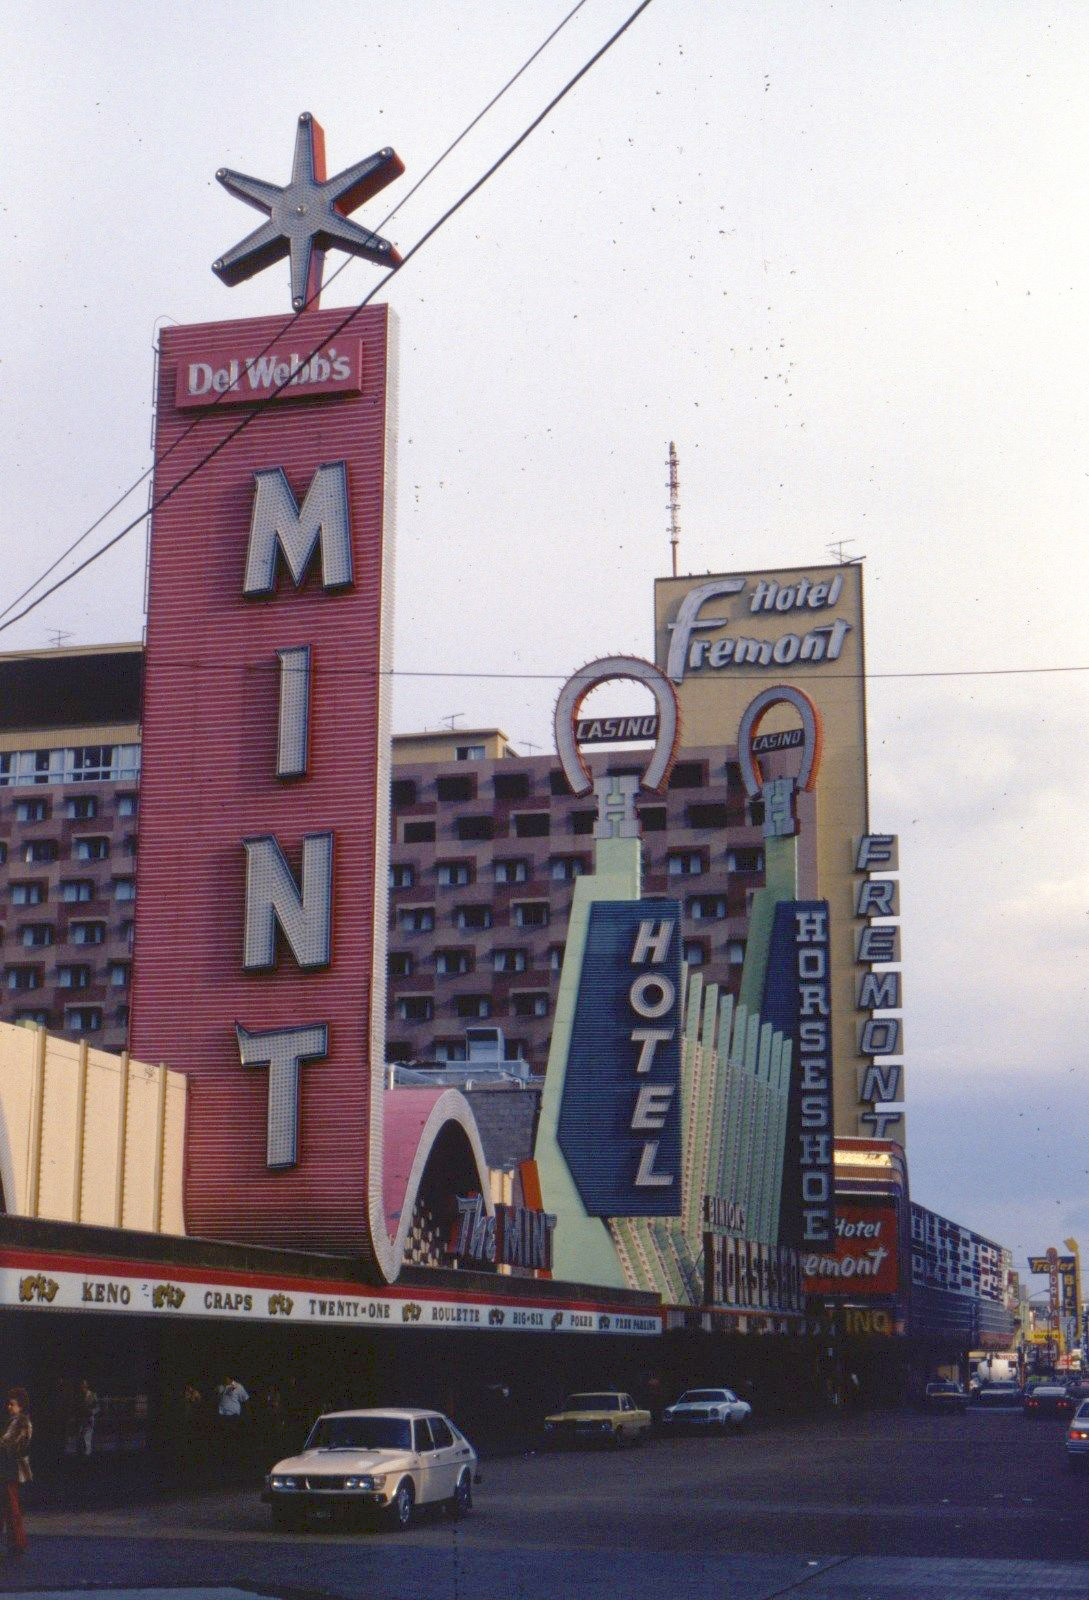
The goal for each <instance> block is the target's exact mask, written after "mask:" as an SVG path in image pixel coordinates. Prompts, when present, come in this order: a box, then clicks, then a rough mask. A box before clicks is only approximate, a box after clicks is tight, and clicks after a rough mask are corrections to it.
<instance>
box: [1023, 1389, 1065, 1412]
mask: <svg viewBox="0 0 1089 1600" xmlns="http://www.w3.org/2000/svg"><path fill="white" fill-rule="evenodd" d="M1075 1405H1076V1402H1075V1401H1074V1400H1072V1399H1071V1398H1070V1395H1069V1394H1068V1393H1067V1388H1066V1385H1065V1383H1038V1384H1037V1385H1036V1387H1035V1388H1034V1389H1032V1390H1030V1391H1029V1393H1028V1394H1026V1395H1025V1402H1024V1410H1025V1416H1026V1417H1068V1416H1069V1415H1070V1413H1071V1412H1072V1411H1073V1410H1074V1408H1075Z"/></svg>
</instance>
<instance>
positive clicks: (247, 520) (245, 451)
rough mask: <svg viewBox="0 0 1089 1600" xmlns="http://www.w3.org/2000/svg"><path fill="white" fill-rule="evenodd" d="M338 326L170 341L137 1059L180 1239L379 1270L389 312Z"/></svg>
mask: <svg viewBox="0 0 1089 1600" xmlns="http://www.w3.org/2000/svg"><path fill="white" fill-rule="evenodd" d="M343 318H344V313H343V312H339V311H326V312H313V313H309V314H307V315H304V316H301V317H297V318H294V319H292V320H291V322H290V323H289V324H288V325H287V326H288V327H289V330H290V331H289V332H285V322H284V319H282V318H276V317H267V318H260V319H256V320H253V321H248V322H228V323H218V324H203V325H199V326H191V327H180V328H171V329H169V330H166V331H165V332H164V333H163V335H162V347H161V352H160V368H159V392H158V411H157V419H156V429H155V459H156V470H155V488H154V492H155V498H156V500H157V501H158V500H160V499H161V498H162V496H163V495H164V494H167V493H168V492H170V498H169V499H168V500H167V501H166V503H165V504H163V505H161V506H160V508H159V509H158V510H157V511H156V513H155V517H154V524H153V528H152V536H151V552H150V561H149V591H148V635H147V658H146V687H145V694H144V721H143V773H142V778H141V787H140V855H139V866H138V877H137V919H136V943H135V950H134V971H133V985H132V1025H131V1039H132V1049H133V1052H134V1053H135V1054H137V1055H139V1056H140V1057H141V1058H142V1059H145V1060H153V1061H154V1060H162V1061H165V1062H167V1063H168V1064H169V1065H170V1066H171V1067H175V1068H177V1069H179V1070H181V1071H183V1072H185V1073H187V1074H188V1076H189V1082H190V1098H189V1126H188V1133H187V1154H186V1174H185V1213H186V1226H187V1228H188V1230H189V1231H190V1232H191V1233H198V1234H203V1235H205V1236H212V1237H220V1238H230V1239H235V1240H252V1241H255V1242H260V1243H264V1244H270V1245H281V1246H294V1247H299V1248H323V1249H329V1248H335V1249H346V1250H351V1251H353V1252H358V1253H359V1254H361V1255H363V1256H364V1257H367V1258H370V1259H371V1260H374V1261H377V1262H378V1263H379V1264H380V1265H382V1264H383V1263H384V1262H385V1258H386V1256H387V1255H388V1250H389V1246H388V1239H387V1236H386V1232H385V1227H384V1222H383V1216H382V1205H381V1164H382V1122H381V1096H382V1067H383V1056H384V1019H385V965H386V962H385V928H386V890H387V854H388V792H389V758H388V749H389V729H388V681H389V674H388V667H389V641H390V626H391V605H390V588H391V555H390V548H391V543H392V540H391V535H390V530H389V528H388V526H387V524H388V523H389V521H390V520H391V519H390V511H389V508H388V506H387V500H386V482H387V465H388V462H389V460H390V458H391V454H392V424H391V418H390V414H389V395H390V391H391V387H392V382H391V368H392V360H393V357H392V339H391V335H392V328H391V320H392V319H391V315H390V312H389V310H388V308H387V307H384V306H373V307H369V308H367V309H366V310H365V311H363V312H361V313H360V314H359V315H358V316H357V317H356V318H354V319H353V321H352V324H351V327H350V330H349V336H348V337H345V336H344V334H343V332H342V333H340V334H339V336H338V334H337V331H336V330H337V328H338V325H339V324H340V323H342V322H343ZM340 349H343V350H344V351H350V354H351V361H350V381H348V382H345V380H344V378H343V376H342V373H341V368H342V367H343V364H344V363H343V360H342V358H341V356H340V355H339V353H338V352H339V350H340ZM315 353H316V355H315ZM257 359H260V360H261V361H262V362H263V365H262V366H261V367H260V368H257V367H256V366H254V365H253V364H252V363H253V362H255V361H256V360H257ZM266 369H267V370H269V371H271V372H273V373H274V374H276V375H277V378H278V379H279V374H280V373H281V372H282V374H283V378H282V381H283V384H284V387H283V388H282V390H281V392H279V393H274V392H273V390H272V389H270V388H269V387H268V385H265V384H264V383H263V381H261V374H263V373H264V371H265V370H266ZM194 374H196V376H197V378H199V379H200V380H201V381H203V378H204V376H205V375H206V374H212V377H211V379H210V380H209V382H208V384H207V385H206V388H205V391H202V392H201V393H200V394H192V393H190V390H191V389H192V388H194V386H195V387H196V388H198V389H199V388H200V384H199V383H195V380H194V377H193V375H194ZM221 375H222V376H221ZM219 398H222V399H223V400H224V401H226V402H227V403H226V404H217V403H215V402H216V401H217V399H219ZM202 402H203V408H202ZM244 402H248V403H249V404H250V405H253V406H256V407H257V408H258V409H257V411H256V414H255V415H254V416H253V417H252V420H250V421H249V422H248V423H247V425H246V426H245V427H244V428H242V429H241V431H238V432H236V430H237V429H238V427H239V422H240V420H241V418H242V416H243V412H242V409H241V407H242V404H243V403H244ZM211 452H214V454H210V453H211ZM205 458H208V459H205ZM198 463H203V464H202V465H201V466H200V469H199V471H196V472H195V473H194V468H196V467H197V465H198ZM190 473H193V474H194V475H193V476H191V477H188V478H187V474H190ZM175 485H177V487H176V489H175ZM383 1270H384V1271H388V1264H386V1265H384V1266H383Z"/></svg>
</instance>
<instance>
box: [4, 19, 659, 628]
mask: <svg viewBox="0 0 1089 1600" xmlns="http://www.w3.org/2000/svg"><path fill="white" fill-rule="evenodd" d="M586 3H587V0H577V3H576V4H575V5H574V6H572V8H571V10H570V11H569V12H568V13H567V14H566V16H564V17H563V18H562V19H561V20H560V21H559V22H558V23H557V25H556V26H555V27H554V28H553V29H552V32H551V33H549V34H548V35H547V36H546V37H545V38H544V39H543V40H542V41H541V43H540V44H539V45H538V46H537V48H536V49H535V50H534V51H533V52H532V54H531V55H529V56H527V57H526V59H525V61H523V63H522V65H521V66H520V67H519V68H518V70H517V71H516V72H514V73H512V74H511V76H510V77H509V78H508V79H507V81H506V83H504V84H503V86H502V88H500V89H499V90H497V92H496V93H495V94H494V95H493V96H492V98H491V99H490V100H489V101H488V102H487V104H486V105H485V106H483V107H482V108H481V110H480V111H478V112H477V114H476V116H475V117H473V119H472V121H471V122H468V123H466V125H465V127H464V128H463V129H462V130H461V132H460V133H459V134H458V135H457V137H456V138H454V139H452V140H451V142H450V143H449V144H448V145H447V146H446V149H445V150H443V151H442V153H441V154H440V155H438V156H437V157H436V158H435V160H434V161H433V162H432V163H431V165H430V166H429V167H428V168H427V169H426V171H425V172H423V173H422V174H421V176H420V177H419V178H418V179H417V181H416V182H415V183H414V184H413V185H412V187H411V189H409V190H408V192H407V194H403V195H402V196H401V197H400V199H399V200H398V201H397V204H396V205H395V206H394V207H393V208H392V209H391V210H390V211H388V212H387V213H386V215H385V216H384V217H383V218H382V220H381V221H380V222H378V223H376V224H375V228H376V230H381V229H382V228H384V227H385V226H386V224H387V223H389V222H390V221H391V220H392V219H393V218H394V217H395V216H396V215H397V213H398V211H400V210H401V208H402V207H403V206H404V205H406V204H407V202H408V201H409V200H411V199H412V196H413V195H414V194H416V193H417V191H418V190H419V189H420V188H421V187H422V186H423V185H424V184H425V183H426V182H427V180H428V179H429V178H430V177H431V175H432V174H433V173H434V172H435V171H436V170H437V169H438V168H439V167H440V166H441V165H442V163H443V162H444V161H445V160H446V159H447V157H448V156H450V155H452V154H453V152H454V151H455V150H456V149H457V147H458V145H459V144H461V142H462V141H463V140H464V139H466V138H467V137H468V135H469V134H470V133H471V132H472V131H473V129H474V128H475V127H476V126H477V125H478V124H479V123H480V122H481V121H482V120H483V118H484V117H486V116H487V114H488V112H489V111H491V109H492V108H493V106H495V105H497V104H498V103H499V101H500V100H501V99H502V98H503V96H504V95H505V94H506V93H507V92H508V90H510V89H511V88H513V86H514V85H515V84H516V83H517V82H518V79H519V78H521V77H522V76H523V75H524V74H525V73H526V72H528V70H529V68H530V67H531V66H532V65H533V63H534V62H535V61H536V60H537V58H538V56H540V55H541V54H543V52H544V51H545V50H547V48H548V46H549V45H550V44H551V43H552V41H553V39H555V38H556V36H557V35H558V34H559V33H561V32H562V31H563V29H564V28H566V26H567V24H568V23H569V22H570V21H571V20H572V19H573V18H574V17H575V16H576V15H577V13H578V12H579V11H581V10H582V8H583V6H584V5H586ZM648 3H649V0H648ZM554 103H555V102H554ZM406 259H407V258H406ZM351 260H352V258H351V257H350V256H349V257H346V258H345V259H344V261H342V262H341V264H340V265H339V266H338V267H337V268H336V270H335V271H334V272H331V273H330V274H329V277H328V278H327V279H326V280H325V283H324V285H322V286H321V287H319V289H318V290H317V291H316V292H315V293H314V294H313V295H312V296H311V297H310V299H309V300H308V301H307V302H306V305H304V306H303V307H302V309H301V311H299V312H297V313H295V314H294V315H292V316H290V317H288V319H287V320H286V321H285V323H284V325H283V327H282V328H281V329H280V330H279V332H278V333H275V334H273V336H272V338H271V339H270V340H269V342H268V343H267V344H266V345H265V346H264V348H263V349H262V350H260V351H258V353H257V355H256V356H254V358H253V359H254V360H260V358H261V356H263V355H267V354H268V352H269V351H270V350H271V349H272V348H273V346H274V345H276V344H277V343H278V341H279V340H280V339H282V338H283V337H284V335H285V334H286V333H287V331H288V329H289V328H290V327H291V326H292V324H293V323H294V321H295V319H296V316H301V315H302V314H303V312H305V311H307V310H308V309H309V307H310V306H311V305H312V304H313V302H314V300H316V299H317V298H318V295H319V294H320V293H321V292H322V288H325V289H327V288H328V287H329V285H330V284H331V283H333V282H334V281H335V280H336V279H337V278H338V277H339V276H340V274H341V273H342V272H343V271H344V270H345V269H346V268H347V267H349V266H350V265H351ZM401 265H402V266H403V265H404V262H402V263H401ZM391 275H392V274H391ZM388 282H389V277H386V278H383V279H382V280H381V283H380V284H379V286H378V287H379V288H380V287H382V286H383V285H384V284H386V283H388ZM375 292H376V291H373V290H372V292H371V293H372V295H373V293H375ZM370 298H371V295H368V296H367V299H366V300H364V301H362V302H361V307H362V305H366V304H367V300H369V299H370ZM361 307H360V308H359V309H361ZM330 337H331V338H335V337H336V335H335V334H332V335H330ZM313 354H317V351H314V352H313ZM307 359H308V360H309V357H308V358H307ZM281 387H282V386H281ZM280 392H281V390H280V389H276V390H275V391H274V392H272V393H271V394H269V395H268V396H265V397H262V401H261V404H268V402H269V401H271V400H275V398H276V396H277V395H278V394H279V393H280ZM223 399H224V395H223V394H217V395H216V397H215V399H214V400H213V401H212V402H211V403H210V404H209V405H208V406H207V407H206V408H204V411H203V412H202V414H201V416H199V417H197V418H194V420H193V421H192V422H191V423H190V424H189V426H188V427H187V428H185V429H183V430H182V432H181V433H180V434H179V435H178V437H177V438H176V439H175V440H174V442H173V443H172V444H171V445H169V446H168V447H167V449H166V450H164V451H163V453H162V455H161V456H159V458H158V459H157V460H156V461H153V462H152V464H151V466H150V467H148V468H147V470H146V471H144V472H142V473H141V474H140V476H139V477H138V478H136V479H135V480H134V481H133V482H132V483H131V484H130V485H129V487H128V488H127V489H125V490H124V491H123V492H122V493H121V494H120V495H118V497H117V499H116V500H114V501H113V503H112V505H109V506H107V507H106V509H105V511H103V512H102V514H101V515H100V516H98V517H96V518H95V520H94V522H92V523H91V525H90V527H88V528H85V529H84V531H83V532H82V533H81V534H80V535H79V537H78V538H77V539H75V540H73V542H72V543H71V544H70V545H69V546H68V548H67V549H66V550H64V551H62V552H61V554H60V555H59V556H58V557H57V558H56V560H55V561H53V562H51V563H50V565H49V566H48V567H46V569H45V571H44V572H42V573H40V574H39V575H38V577H37V578H35V579H34V581H33V583H30V584H28V585H27V587H26V588H25V589H24V590H23V591H22V593H21V594H17V595H16V596H15V598H14V599H13V600H10V601H9V602H8V604H7V605H6V606H4V607H2V608H0V619H2V618H4V617H6V616H7V615H8V613H9V612H10V611H12V610H13V609H14V607H15V606H17V605H18V604H19V603H20V601H22V600H25V599H26V597H27V596H28V595H29V594H32V593H33V592H34V590H35V589H36V588H37V587H38V585H39V584H40V583H44V582H45V580H46V578H48V577H49V575H50V573H52V572H55V571H56V570H57V568H58V567H59V566H60V564H61V562H62V561H65V560H67V558H68V557H69V556H70V555H71V554H72V552H73V551H75V550H78V549H79V546H80V545H81V544H82V543H83V541H84V540H85V539H88V538H90V536H91V534H92V533H94V532H95V530H96V529H97V528H100V527H101V526H102V524H103V523H104V522H105V520H106V518H107V517H109V516H111V515H112V514H113V512H115V511H116V510H117V508H118V507H119V506H121V505H123V504H124V503H125V501H126V500H127V499H128V498H129V496H130V495H131V494H134V493H135V492H136V490H137V489H138V488H139V487H140V485H141V484H142V483H145V482H146V481H147V479H148V478H149V477H150V475H151V473H152V472H154V470H155V469H156V467H158V466H161V465H162V464H163V462H165V461H167V460H168V459H169V457H170V456H171V455H172V454H173V453H174V451H175V450H177V449H178V448H179V447H180V446H181V445H183V444H184V443H185V441H186V439H188V437H189V435H190V434H191V433H192V432H193V431H194V429H196V428H198V427H199V426H200V425H201V423H202V422H204V421H206V420H207V416H208V413H209V412H210V411H212V410H214V409H215V407H216V406H218V405H220V404H222V402H223ZM258 409H260V405H259V406H258ZM232 437H233V436H232ZM183 481H184V480H183ZM175 487H178V485H175ZM153 510H155V506H149V507H148V508H147V510H146V511H145V512H143V513H142V515H141V516H140V517H138V518H137V519H136V520H135V521H134V522H130V523H129V524H128V526H127V527H125V528H123V529H122V530H121V533H120V534H119V535H118V536H117V537H118V538H124V537H125V535H126V534H128V533H131V532H132V530H133V529H134V528H136V527H138V526H139V524H140V523H141V522H142V521H144V519H145V518H146V517H148V516H150V514H151V513H152V511H153ZM111 542H113V543H116V540H114V541H111ZM109 548H110V545H109V544H106V545H104V546H103V547H102V549H101V550H100V551H98V552H97V553H96V555H95V556H94V557H92V559H93V560H94V559H97V556H98V555H102V554H105V552H106V551H107V550H108V549H109ZM89 564H90V563H89V562H84V563H82V564H81V565H80V566H78V567H76V568H75V569H74V570H73V571H72V572H70V573H69V574H68V576H67V577H66V578H65V579H64V580H63V582H65V583H67V582H68V581H69V579H71V578H74V577H76V576H77V575H78V574H79V573H80V572H82V571H84V569H85V568H86V567H87V566H88V565H89ZM61 586H62V585H61V584H55V585H54V586H53V587H52V588H51V589H49V590H47V591H46V593H45V594H43V595H41V596H39V599H38V600H37V601H35V602H34V606H36V605H38V604H40V603H41V601H42V600H46V599H48V598H49V595H51V594H55V593H56V591H57V589H58V588H60V587H61ZM34 606H28V607H27V608H26V610H25V611H22V612H20V613H19V616H17V617H12V619H11V621H12V623H13V624H14V623H16V622H18V621H20V620H21V618H22V617H25V616H26V615H27V614H28V613H29V612H30V611H32V610H33V609H34ZM4 626H6V624H2V623H0V632H2V631H3V627H4Z"/></svg>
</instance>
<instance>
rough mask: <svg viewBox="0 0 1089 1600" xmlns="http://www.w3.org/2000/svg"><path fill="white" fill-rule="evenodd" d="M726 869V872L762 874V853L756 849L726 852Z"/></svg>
mask: <svg viewBox="0 0 1089 1600" xmlns="http://www.w3.org/2000/svg"><path fill="white" fill-rule="evenodd" d="M726 869H727V871H728V872H763V870H764V852H763V850H759V849H756V848H751V849H747V850H727V852H726Z"/></svg>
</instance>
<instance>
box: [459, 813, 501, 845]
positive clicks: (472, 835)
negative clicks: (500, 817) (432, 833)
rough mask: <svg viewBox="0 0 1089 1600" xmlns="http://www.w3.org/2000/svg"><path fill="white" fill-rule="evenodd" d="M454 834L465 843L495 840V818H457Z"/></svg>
mask: <svg viewBox="0 0 1089 1600" xmlns="http://www.w3.org/2000/svg"><path fill="white" fill-rule="evenodd" d="M454 832H455V833H456V834H457V836H458V838H459V839H461V840H463V841H464V842H470V841H477V842H479V841H480V840H487V839H494V838H495V818H494V817H488V816H481V817H457V818H455V820H454Z"/></svg>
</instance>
